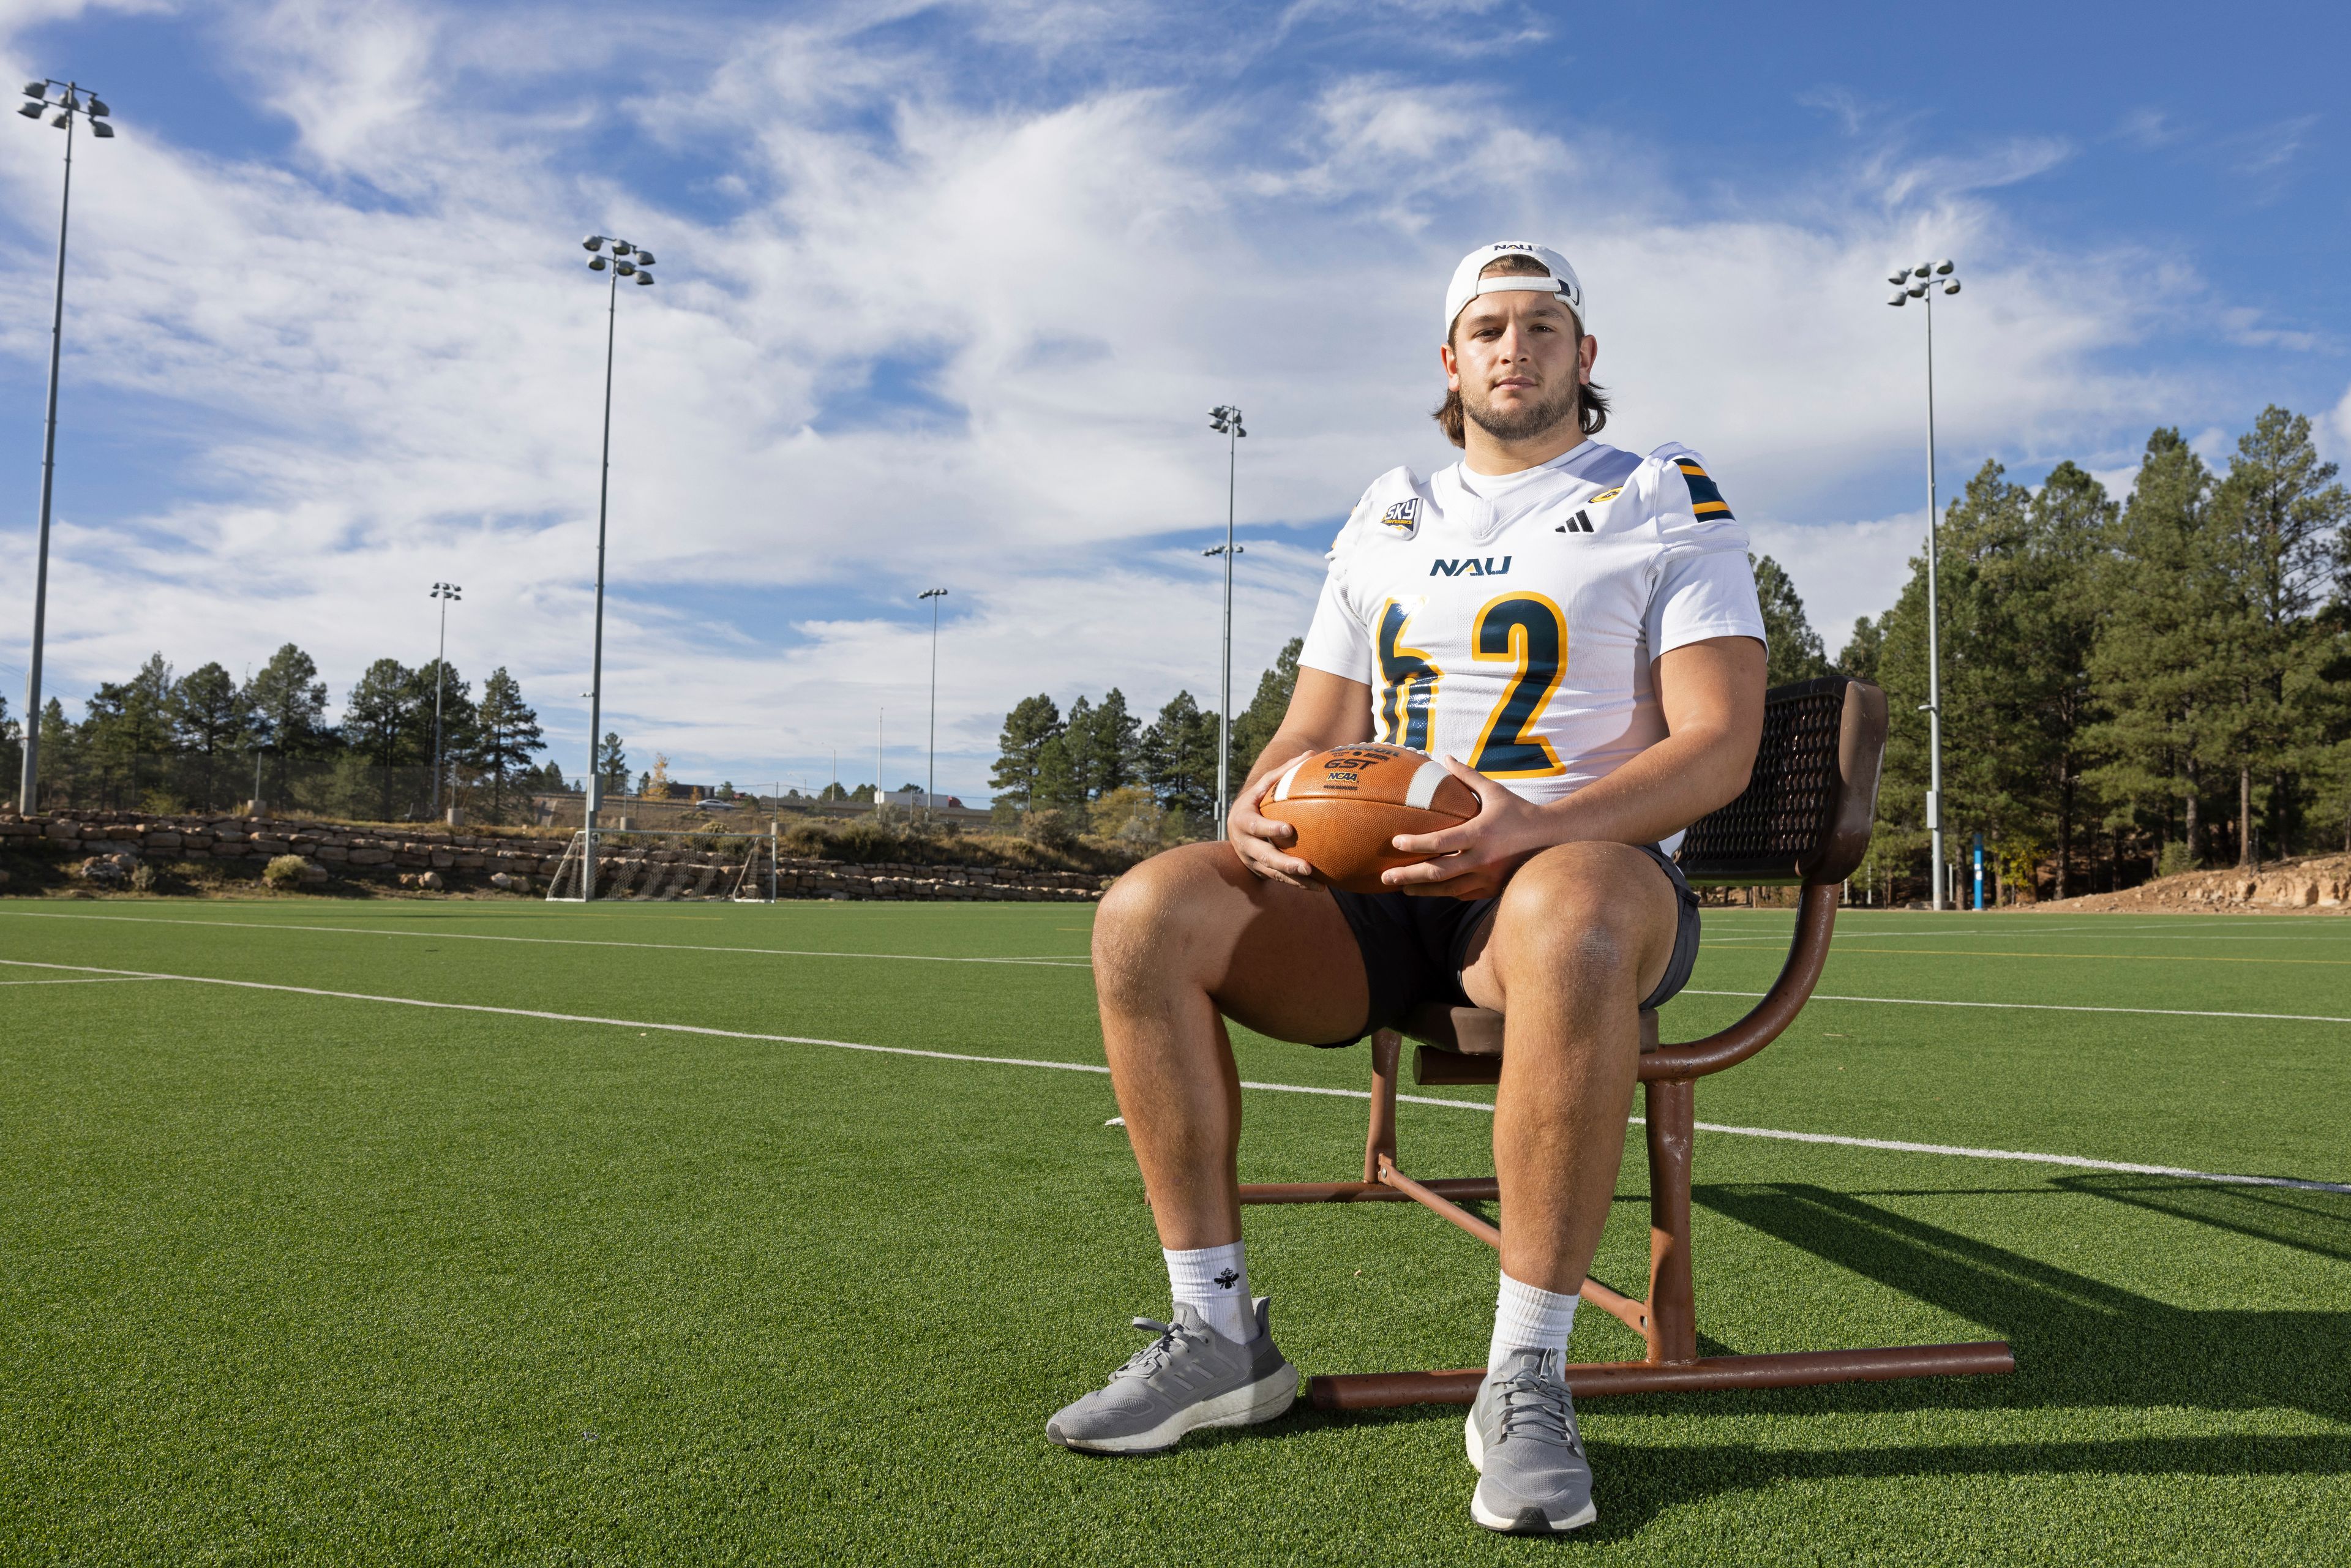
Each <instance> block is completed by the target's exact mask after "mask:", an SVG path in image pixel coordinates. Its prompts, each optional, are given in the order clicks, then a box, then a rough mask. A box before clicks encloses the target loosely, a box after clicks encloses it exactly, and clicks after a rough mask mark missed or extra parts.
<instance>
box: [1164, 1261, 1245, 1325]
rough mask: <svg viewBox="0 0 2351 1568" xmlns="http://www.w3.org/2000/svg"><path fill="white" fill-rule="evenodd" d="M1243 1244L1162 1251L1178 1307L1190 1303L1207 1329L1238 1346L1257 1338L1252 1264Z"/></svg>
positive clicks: (1168, 1278) (1170, 1285) (1168, 1281)
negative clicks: (1251, 1305)
mask: <svg viewBox="0 0 2351 1568" xmlns="http://www.w3.org/2000/svg"><path fill="white" fill-rule="evenodd" d="M1242 1245H1243V1244H1242V1243H1241V1242H1238V1241H1235V1242H1232V1243H1230V1244H1229V1245H1228V1246H1224V1247H1195V1248H1193V1249H1191V1250H1190V1251H1188V1252H1170V1251H1168V1250H1167V1249H1165V1248H1164V1247H1163V1248H1161V1249H1160V1254H1159V1255H1160V1256H1161V1257H1163V1258H1165V1259H1166V1260H1167V1285H1168V1289H1170V1290H1171V1291H1174V1292H1175V1300H1176V1301H1177V1302H1178V1303H1181V1302H1185V1301H1189V1302H1190V1303H1191V1304H1192V1305H1193V1307H1194V1308H1195V1309H1196V1310H1197V1311H1198V1312H1199V1314H1200V1316H1201V1317H1202V1319H1204V1320H1205V1321H1206V1322H1207V1325H1208V1326H1209V1327H1210V1328H1212V1329H1214V1330H1216V1331H1217V1333H1220V1334H1222V1335H1224V1336H1225V1337H1226V1338H1227V1339H1228V1340H1232V1341H1233V1342H1235V1343H1239V1344H1247V1343H1249V1341H1251V1340H1253V1339H1255V1338H1257V1322H1256V1321H1255V1320H1256V1317H1257V1314H1256V1313H1255V1312H1251V1311H1250V1310H1249V1260H1247V1259H1245V1258H1244V1257H1242V1256H1241V1247H1242Z"/></svg>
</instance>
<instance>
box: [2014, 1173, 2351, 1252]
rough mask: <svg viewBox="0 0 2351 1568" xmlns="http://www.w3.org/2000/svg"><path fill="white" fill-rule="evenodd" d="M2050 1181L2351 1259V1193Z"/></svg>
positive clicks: (2144, 1179) (2153, 1180)
mask: <svg viewBox="0 0 2351 1568" xmlns="http://www.w3.org/2000/svg"><path fill="white" fill-rule="evenodd" d="M2050 1185H2051V1186H2055V1187H2059V1188H2062V1189H2063V1190H2064V1191H2067V1192H2075V1193H2085V1194H2087V1195H2089V1196H2091V1197H2103V1198H2105V1199H2107V1200H2109V1201H2111V1202H2115V1203H2125V1204H2129V1205H2131V1206H2132V1207H2136V1208H2144V1209H2149V1210H2152V1211H2153V1212H2155V1213H2157V1214H2162V1215H2168V1216H2169V1217H2170V1218H2175V1219H2188V1220H2193V1221H2195V1222H2196V1223H2197V1224H2199V1225H2209V1226H2210V1227H2212V1228H2214V1229H2216V1230H2228V1231H2233V1232H2234V1233H2236V1234H2237V1235H2239V1236H2249V1237H2252V1239H2255V1240H2257V1241H2271V1242H2275V1243H2276V1244H2277V1245H2278V1246H2280V1247H2292V1248H2294V1249H2296V1250H2298V1251H2303V1252H2310V1253H2314V1254H2316V1255H2317V1256H2318V1257H2321V1258H2333V1259H2335V1260H2338V1261H2342V1262H2351V1193H2339V1192H2313V1191H2309V1190H2307V1189H2304V1188H2301V1187H2290V1186H2238V1185H2235V1184H2231V1185H2228V1186H2222V1185H2220V1184H2218V1183H2214V1182H2197V1181H2177V1180H2172V1179H2170V1178H2168V1177H2163V1176H2103V1175H2102V1176H2060V1177H2059V1178H2058V1179H2057V1180H2055V1181H2054V1182H2053V1183H2051V1184H2050Z"/></svg>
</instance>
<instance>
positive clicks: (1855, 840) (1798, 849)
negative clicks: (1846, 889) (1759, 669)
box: [1676, 675, 1886, 887]
mask: <svg viewBox="0 0 2351 1568" xmlns="http://www.w3.org/2000/svg"><path fill="white" fill-rule="evenodd" d="M1885 754H1886V694H1885V693H1884V692H1882V691H1880V690H1879V689H1878V688H1877V687H1876V686H1874V685H1870V684H1869V683H1868V682H1867V681H1855V680H1849V679H1847V678H1846V677H1845V676H1843V675H1824V676H1823V677H1821V678H1820V679H1819V680H1816V681H1798V682H1796V683H1795V684H1794V685H1785V686H1774V687H1772V688H1771V690H1770V691H1769V692H1766V693H1765V694H1764V695H1763V741H1762V745H1761V747H1760V748H1759V749H1758V750H1757V752H1756V754H1755V771H1754V774H1753V775H1752V776H1751V777H1750V779H1749V780H1748V783H1747V788H1746V789H1745V790H1743V791H1742V792H1741V793H1740V796H1739V798H1738V799H1737V800H1733V801H1731V802H1730V804H1729V805H1728V806H1725V807H1723V808H1721V809H1720V810H1715V811H1709V812H1708V813H1707V815H1705V816H1704V817H1701V818H1699V819H1698V821H1697V822H1696V823H1694V824H1693V825H1692V826H1691V828H1690V831H1689V832H1688V834H1687V836H1686V837H1685V838H1684V839H1683V840H1682V847H1681V852H1680V853H1679V854H1678V855H1677V857H1676V858H1677V860H1678V862H1680V865H1681V868H1682V874H1683V875H1684V876H1686V877H1687V878H1688V879H1689V880H1690V882H1691V883H1692V884H1693V885H1696V886H1708V887H1756V886H1771V885H1785V884H1789V883H1813V884H1815V885H1820V884H1825V883H1838V882H1843V881H1844V879H1845V878H1846V877H1848V876H1851V875H1852V874H1853V873H1854V869H1855V867H1856V866H1858V865H1860V864H1861V858H1862V856H1863V855H1864V854H1865V853H1866V852H1868V849H1869V831H1870V825H1871V822H1872V821H1873V819H1874V818H1875V817H1876V812H1877V772H1878V766H1879V763H1880V762H1881V761H1882V760H1883V758H1884V757H1885Z"/></svg>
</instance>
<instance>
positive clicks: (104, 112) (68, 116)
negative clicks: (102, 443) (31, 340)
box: [16, 77, 114, 817]
mask: <svg viewBox="0 0 2351 1568" xmlns="http://www.w3.org/2000/svg"><path fill="white" fill-rule="evenodd" d="M50 110H56V111H57V113H56V115H55V117H54V118H53V119H51V120H50V121H49V123H50V124H51V125H54V126H56V127H57V129H59V130H61V131H64V132H65V133H66V173H65V184H64V187H63V190H62V191H61V193H59V195H58V197H57V287H56V290H55V292H54V294H53V295H52V297H51V300H50V305H49V405H48V414H47V421H46V423H44V424H43V426H42V434H41V521H40V529H39V542H38V543H37V545H36V546H35V547H34V555H33V656H32V658H31V660H30V661H29V662H27V663H26V666H25V750H24V764H25V765H24V770H23V774H22V776H21V777H20V778H19V779H18V780H17V785H16V810H17V812H18V813H19V814H20V815H23V816H27V817H29V816H31V815H32V814H33V810H34V808H35V807H36V806H37V804H38V803H39V797H40V778H41V649H42V644H43V643H44V642H45V641H46V638H47V626H48V612H49V500H50V497H51V496H52V495H53V494H54V493H55V490H56V481H57V358H58V351H59V350H61V349H62V348H63V347H64V345H65V335H66V220H67V218H68V216H69V215H71V214H72V211H73V139H74V123H75V121H76V120H88V121H89V133H90V134H91V135H92V136H95V137H97V138H98V139H99V141H111V140H112V139H113V136H114V127H113V126H111V125H110V124H108V123H107V116H108V115H110V114H111V113H113V112H114V111H113V110H110V109H109V108H107V107H106V100H105V99H101V98H99V96H98V95H97V94H96V93H90V94H89V95H88V96H87V97H85V96H84V95H83V89H82V87H81V84H80V83H78V82H61V81H55V80H52V79H50V78H47V77H44V78H41V79H40V80H38V81H28V82H26V84H25V105H24V107H23V108H21V109H19V110H17V111H16V112H17V113H19V114H21V115H23V116H24V117H25V118H26V119H27V120H39V119H40V118H41V117H42V116H43V115H44V114H47V113H48V112H49V111H50Z"/></svg>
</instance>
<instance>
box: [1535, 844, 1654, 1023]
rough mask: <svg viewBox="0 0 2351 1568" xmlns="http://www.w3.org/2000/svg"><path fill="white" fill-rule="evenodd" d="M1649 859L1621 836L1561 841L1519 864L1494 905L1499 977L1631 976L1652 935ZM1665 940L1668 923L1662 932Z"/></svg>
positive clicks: (1579, 979)
mask: <svg viewBox="0 0 2351 1568" xmlns="http://www.w3.org/2000/svg"><path fill="white" fill-rule="evenodd" d="M1670 895H1671V889H1670V887H1669V886H1667V883H1666V880H1665V878H1664V876H1663V875H1662V873H1659V871H1658V870H1657V867H1656V862H1654V861H1652V860H1651V859H1650V858H1649V857H1648V856H1647V855H1646V854H1644V853H1643V852H1640V851H1639V850H1636V849H1634V848H1633V847H1632V846H1630V845H1628V844H1599V843H1589V844H1562V845H1561V846H1559V847H1557V848H1555V849H1551V850H1547V851H1545V852H1543V853H1541V854H1539V855H1537V856H1535V857H1534V858H1533V859H1532V860H1531V861H1529V862H1527V863H1526V864H1525V865H1523V866H1521V867H1520V869H1519V871H1518V873H1517V874H1515V875H1514V876H1512V877H1511V878H1510V884H1509V885H1508V886H1507V887H1506V888H1504V889H1503V892H1502V899H1501V903H1500V904H1499V905H1498V906H1497V907H1496V911H1495V917H1494V932H1493V937H1492V940H1493V941H1494V943H1495V944H1496V946H1497V949H1498V955H1497V956H1499V958H1500V959H1501V968H1502V977H1503V979H1504V982H1505V983H1506V984H1512V983H1515V984H1517V985H1520V986H1526V985H1536V986H1549V985H1559V986H1575V987H1579V988H1588V987H1591V986H1592V985H1593V984H1594V983H1595V982H1597V983H1600V984H1603V985H1604V984H1606V983H1607V982H1608V981H1610V980H1615V979H1620V978H1621V979H1622V980H1623V981H1624V982H1625V983H1627V984H1636V983H1637V981H1638V978H1639V971H1640V970H1641V968H1642V967H1644V965H1645V964H1646V962H1647V961H1648V960H1649V959H1650V958H1651V957H1652V956H1653V955H1652V954H1651V952H1650V949H1651V948H1652V947H1653V946H1656V943H1657V940H1658V939H1659V936H1660V933H1659V931H1658V929H1657V926H1658V923H1659V912H1660V910H1661V909H1663V908H1664V907H1665V905H1664V904H1663V903H1661V898H1669V897H1670ZM1663 936H1664V939H1665V940H1666V941H1667V943H1668V944H1670V942H1671V937H1672V933H1671V930H1670V927H1668V928H1667V929H1666V930H1665V931H1664V933H1663Z"/></svg>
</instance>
